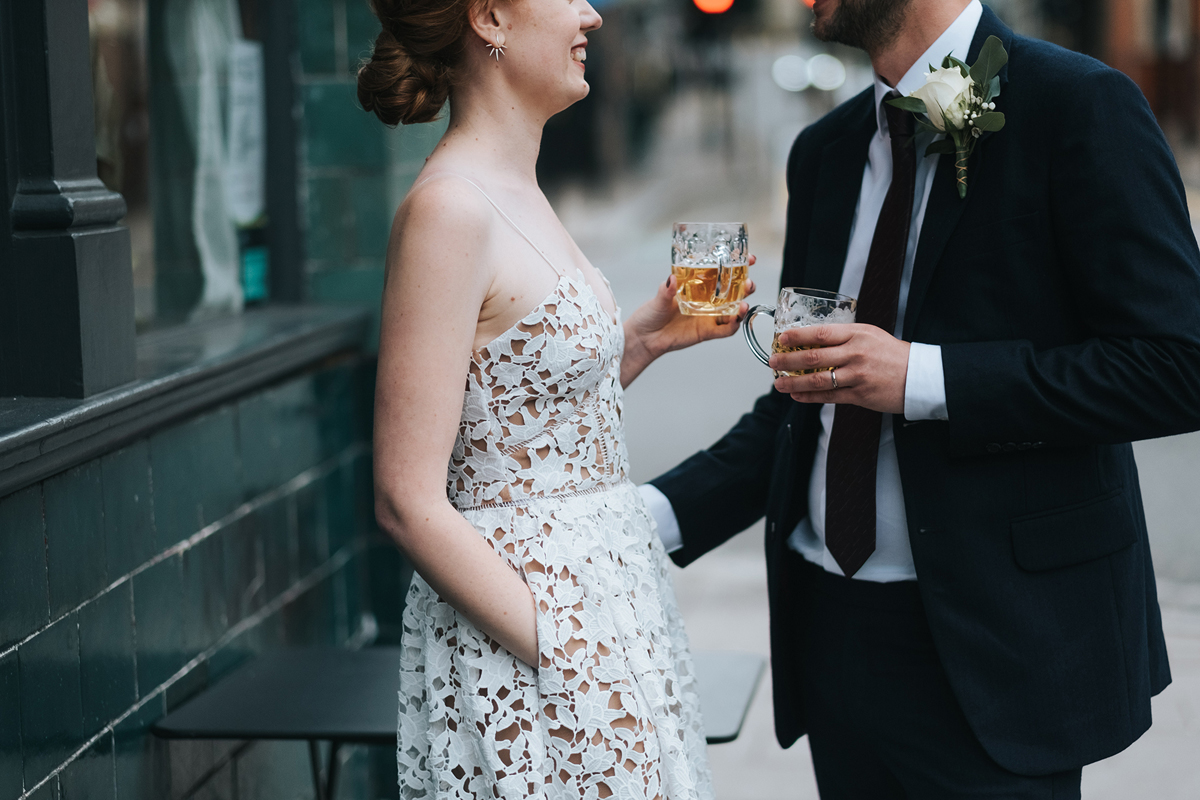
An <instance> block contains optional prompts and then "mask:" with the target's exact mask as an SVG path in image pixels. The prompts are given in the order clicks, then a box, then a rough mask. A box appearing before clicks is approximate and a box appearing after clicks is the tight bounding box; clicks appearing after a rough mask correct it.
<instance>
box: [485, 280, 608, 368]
mask: <svg viewBox="0 0 1200 800" xmlns="http://www.w3.org/2000/svg"><path fill="white" fill-rule="evenodd" d="M597 272H598V271H597ZM600 277H601V278H603V279H604V283H605V285H608V279H607V278H604V276H603V274H601V275H600ZM564 282H565V283H569V284H572V285H574V286H575V288H576V290H577V292H578V293H577V294H576V295H575V297H570V296H569V295H567V294H566V293H565V292H561V291H560V290H561V288H562V285H563V283H564ZM585 291H586V292H587V293H588V294H589V295H591V298H592V301H593V302H594V303H595V304H596V307H597V309H598V310H599V311H600V316H601V317H602V318H603V319H604V321H605V322H607V323H608V325H609V327H610V328H619V327H620V325H621V307H620V306H618V305H617V303H616V298H615V297H614V298H613V306H615V307H616V309H617V312H616V316H615V317H614V316H613V315H612V314H609V313H608V309H606V308H605V307H604V303H603V302H601V300H600V296H599V295H597V294H596V290H595V289H593V288H592V285H591V284H590V283H588V281H587V279H586V278H585V277H583V274H582V273H580V275H579V277H578V278H572V277H571V276H570V275H568V274H566V273H559V276H558V281H557V282H555V284H554V288H553V289H551V290H550V293H549V294H547V295H546V296H545V297H544V298H542V301H541V302H540V303H538V304H537V305H536V306H534V307H533V308H531V309H529V313H527V314H526V315H525V316H523V317H521V318H520V319H519V320H517V321H516V322H514V323H513V324H512V325H509V326H508V328H507V329H505V330H504V331H502V332H501V333H499V334H497V335H496V336H495V337H493V338H492V339H490V340H489V341H488V342H487V343H486V344H483V345H480V346H479V347H476V348H475V349H474V350H472V351H471V359H472V360H475V358H476V357H478V356H480V355H482V354H484V352H485V351H487V350H490V349H491V348H492V347H494V346H495V345H496V344H497V343H499V342H501V341H504V340H506V339H508V338H509V337H510V336H511V335H512V334H513V333H514V332H516V331H517V330H519V329H520V327H521V326H522V325H525V324H531V323H532V322H533V321H534V320H531V318H532V317H534V316H535V315H537V314H538V313H540V312H541V311H542V310H543V309H545V307H546V306H548V305H550V302H551V300H553V299H554V298H555V297H558V296H560V295H561V296H562V297H563V299H565V300H569V301H572V302H575V303H579V297H580V296H581V295H582V294H583V292H585ZM609 294H610V295H611V294H612V290H611V288H610V289H609Z"/></svg>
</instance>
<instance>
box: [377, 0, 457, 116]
mask: <svg viewBox="0 0 1200 800" xmlns="http://www.w3.org/2000/svg"><path fill="white" fill-rule="evenodd" d="M478 2H479V0H371V10H372V11H374V12H375V16H376V17H378V18H379V22H380V24H381V25H382V26H383V30H382V31H381V32H380V34H379V36H378V37H377V38H376V39H375V49H374V51H372V53H371V57H370V58H368V59H366V60H364V61H363V63H362V65H361V66H359V68H358V102H359V103H361V104H362V107H363V109H364V110H366V111H373V112H375V116H377V117H379V119H380V120H382V121H383V123H384V124H385V125H396V124H398V123H403V124H405V125H411V124H413V123H414V122H431V121H433V120H434V119H437V115H438V112H439V111H441V110H442V106H444V105H445V104H446V99H447V98H448V97H449V96H450V87H451V86H452V85H453V84H454V79H455V77H456V75H455V71H456V69H457V67H458V66H459V64H460V63H461V61H462V55H463V51H464V49H465V47H466V41H467V33H468V31H469V30H470V23H469V14H470V13H471V12H472V10H473V8H474V6H475V5H476V4H477V3H478Z"/></svg>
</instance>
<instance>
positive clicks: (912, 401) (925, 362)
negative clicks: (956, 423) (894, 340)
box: [904, 342, 950, 421]
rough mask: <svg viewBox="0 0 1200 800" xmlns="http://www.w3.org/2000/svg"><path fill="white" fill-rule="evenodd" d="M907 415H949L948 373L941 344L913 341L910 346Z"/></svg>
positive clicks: (922, 417) (919, 417) (905, 385)
mask: <svg viewBox="0 0 1200 800" xmlns="http://www.w3.org/2000/svg"><path fill="white" fill-rule="evenodd" d="M904 418H905V419H907V420H914V421H915V420H919V419H940V420H948V419H950V414H949V413H948V412H947V410H946V376H945V374H944V373H943V372H942V348H941V347H940V346H939V345H936V344H919V343H917V342H913V343H912V344H911V345H910V346H909V349H908V377H907V378H906V379H905V381H904Z"/></svg>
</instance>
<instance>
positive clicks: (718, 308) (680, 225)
mask: <svg viewBox="0 0 1200 800" xmlns="http://www.w3.org/2000/svg"><path fill="white" fill-rule="evenodd" d="M749 255H750V249H749V241H748V239H747V236H746V225H745V223H742V222H676V223H675V227H674V230H673V231H672V235H671V272H672V273H673V274H674V275H675V286H676V289H675V299H676V300H677V301H678V303H679V313H680V314H688V315H692V316H705V317H725V316H733V315H735V314H737V309H738V303H740V302H741V301H742V298H743V297H745V296H746V272H747V270H748V269H749Z"/></svg>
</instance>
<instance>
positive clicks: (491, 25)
mask: <svg viewBox="0 0 1200 800" xmlns="http://www.w3.org/2000/svg"><path fill="white" fill-rule="evenodd" d="M501 6H502V4H501V3H499V2H496V0H484V2H482V3H479V4H478V6H477V7H476V8H475V10H474V11H473V12H472V13H471V29H472V30H473V31H475V33H476V35H477V36H479V38H480V39H482V40H483V42H484V43H485V44H489V45H492V46H493V47H504V38H505V37H504V34H505V32H506V30H507V25H508V23H507V15H506V14H505V9H503V8H502V7H501ZM468 46H469V45H468Z"/></svg>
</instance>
